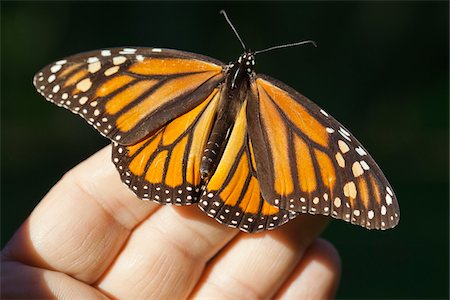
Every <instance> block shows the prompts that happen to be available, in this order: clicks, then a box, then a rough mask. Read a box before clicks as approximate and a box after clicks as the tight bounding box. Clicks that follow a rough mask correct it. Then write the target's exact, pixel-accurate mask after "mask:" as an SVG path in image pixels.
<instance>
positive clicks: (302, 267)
mask: <svg viewBox="0 0 450 300" xmlns="http://www.w3.org/2000/svg"><path fill="white" fill-rule="evenodd" d="M340 275H341V259H340V256H339V253H338V251H337V249H336V248H335V247H334V246H333V245H332V244H331V243H330V242H328V241H326V240H324V239H316V240H315V241H314V242H313V243H312V244H311V245H310V246H309V247H308V249H307V251H306V252H305V255H304V256H303V258H302V260H301V261H300V263H299V264H298V265H297V267H296V268H295V270H294V271H293V273H292V274H291V276H290V278H289V279H288V280H287V281H286V283H285V285H284V286H283V287H282V288H281V289H280V291H279V293H278V296H277V298H280V299H331V298H334V297H335V295H336V291H337V288H338V285H339V280H340Z"/></svg>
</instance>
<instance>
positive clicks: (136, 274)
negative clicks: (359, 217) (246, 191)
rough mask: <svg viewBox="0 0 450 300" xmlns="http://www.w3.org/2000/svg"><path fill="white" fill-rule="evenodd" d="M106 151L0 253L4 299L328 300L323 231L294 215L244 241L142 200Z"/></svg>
mask: <svg viewBox="0 0 450 300" xmlns="http://www.w3.org/2000/svg"><path fill="white" fill-rule="evenodd" d="M110 157H111V147H110V146H108V147H106V148H105V149H103V150H100V151H99V152H98V153H96V154H94V155H93V156H92V157H90V158H89V159H87V160H86V161H84V162H83V163H81V164H79V165H78V166H76V167H75V168H74V169H72V170H71V171H69V172H68V173H67V174H66V175H64V177H63V178H62V179H61V180H60V181H59V182H58V183H57V184H56V185H55V186H54V187H53V188H52V189H51V190H50V191H49V193H48V194H47V195H46V196H45V197H44V199H43V200H42V201H41V202H40V203H39V205H38V206H37V207H36V208H35V209H34V211H33V212H32V213H31V215H30V216H29V217H28V219H27V220H26V221H25V222H24V223H23V224H22V225H21V227H20V228H19V229H18V231H17V232H16V234H15V235H14V236H13V238H12V239H11V240H10V241H9V242H8V244H7V245H6V246H5V248H4V249H3V251H2V253H1V259H2V268H1V286H2V289H1V298H2V299H5V298H28V299H29V298H45V299H47V298H77V299H88V298H89V299H107V298H113V299H114V298H117V299H183V298H195V299H202V298H214V299H234V298H242V299H267V298H277V299H329V298H333V297H334V295H335V292H336V288H337V286H338V282H339V278H340V259H339V255H338V253H337V251H336V249H335V248H334V247H333V246H332V245H331V244H330V243H329V242H327V241H325V240H323V239H320V238H318V235H319V234H320V233H321V232H322V230H323V229H324V228H325V226H326V225H327V222H328V218H326V217H322V216H310V215H300V216H299V217H297V218H296V219H294V220H292V221H290V222H289V223H288V224H286V225H284V226H281V227H280V228H278V229H276V230H273V231H266V232H262V233H257V234H247V233H243V232H240V231H239V230H236V229H232V228H228V227H226V226H223V225H221V224H219V223H217V222H216V221H214V220H213V219H211V218H210V217H208V216H207V215H206V214H204V213H203V212H201V211H200V210H199V209H198V207H196V206H195V205H194V206H189V207H174V206H163V205H159V204H156V203H153V202H144V201H139V200H138V199H137V198H136V196H134V194H133V193H132V192H131V191H129V189H128V188H127V187H126V186H125V185H124V184H122V182H121V181H120V178H119V175H118V172H117V171H116V170H115V167H114V166H113V164H112V163H111V161H110Z"/></svg>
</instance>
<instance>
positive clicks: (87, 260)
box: [3, 146, 159, 283]
mask: <svg viewBox="0 0 450 300" xmlns="http://www.w3.org/2000/svg"><path fill="white" fill-rule="evenodd" d="M158 207H159V205H157V204H156V203H146V202H144V201H138V200H137V197H136V196H135V195H134V194H133V193H132V192H131V191H130V190H129V189H128V188H127V187H126V186H125V185H124V184H122V182H121V181H120V178H119V174H118V173H117V171H116V170H115V167H114V165H113V164H112V163H111V147H110V146H108V147H105V148H104V149H102V150H101V151H99V152H97V153H96V154H94V155H93V156H91V157H90V158H89V159H87V160H86V161H84V162H83V163H81V164H79V165H78V166H76V167H75V168H74V169H72V170H71V171H69V172H68V173H67V174H66V175H64V177H63V178H62V179H61V180H60V181H59V182H58V183H57V184H56V185H55V186H54V187H53V188H52V189H51V190H50V192H49V193H48V194H47V195H46V196H45V197H44V199H43V200H42V201H41V202H40V203H39V205H38V206H37V207H36V208H35V209H34V211H33V212H32V214H31V215H30V217H29V218H28V219H27V220H26V221H25V223H24V224H22V226H21V227H20V228H19V230H18V231H17V232H16V233H15V235H14V236H13V238H12V239H11V240H10V241H9V242H8V244H7V245H6V247H5V249H4V251H3V255H4V256H5V257H6V259H13V260H17V261H21V262H23V263H25V264H28V265H32V266H36V267H41V268H46V269H50V270H57V271H61V272H64V273H67V274H69V275H71V276H73V277H75V278H77V279H80V280H83V281H85V282H88V283H92V282H94V281H96V280H97V279H98V278H99V277H100V276H101V274H102V273H103V272H104V271H105V270H106V268H107V267H108V266H109V265H110V264H111V262H112V260H113V259H114V258H115V256H116V255H117V253H119V251H120V249H121V248H122V246H123V244H124V243H125V242H126V240H127V238H128V236H129V234H130V232H131V231H132V230H133V228H134V227H135V226H136V225H137V224H139V223H140V222H142V221H143V220H144V219H145V218H147V217H148V216H149V215H150V214H151V213H152V212H153V211H155V210H156V209H158Z"/></svg>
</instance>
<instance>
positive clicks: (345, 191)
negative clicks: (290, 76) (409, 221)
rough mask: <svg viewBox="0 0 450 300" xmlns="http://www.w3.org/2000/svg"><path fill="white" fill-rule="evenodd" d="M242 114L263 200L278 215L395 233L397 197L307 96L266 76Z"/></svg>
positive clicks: (371, 163)
mask: <svg viewBox="0 0 450 300" xmlns="http://www.w3.org/2000/svg"><path fill="white" fill-rule="evenodd" d="M250 95H251V97H250V100H249V106H248V111H247V116H248V123H249V135H250V140H251V142H252V145H253V147H254V153H255V161H256V166H257V176H258V180H259V184H260V187H261V192H262V195H263V197H264V198H265V199H266V200H267V201H268V202H269V203H271V204H273V205H275V206H277V207H279V208H280V209H288V210H292V211H297V212H308V213H311V214H324V215H331V216H333V217H335V218H338V219H343V220H346V221H348V222H352V223H354V224H358V225H361V226H364V227H366V228H369V229H372V228H376V229H388V228H392V227H394V226H395V225H396V224H397V223H398V220H399V207H398V203H397V199H396V197H395V195H394V193H393V191H392V187H391V186H390V185H389V183H388V181H387V179H386V178H385V176H384V175H383V173H382V171H381V170H380V168H379V167H378V165H377V164H376V163H375V161H374V160H373V158H372V157H371V156H370V155H369V154H368V153H367V151H366V150H365V149H364V148H363V147H362V145H361V144H360V143H359V142H358V141H357V140H356V138H355V137H354V136H353V135H352V134H351V133H350V132H349V131H348V130H347V129H345V128H344V127H343V126H342V125H341V124H340V123H339V122H337V121H336V120H335V119H334V118H332V117H331V116H330V115H328V113H326V112H325V111H323V110H322V109H320V108H319V107H318V106H317V105H315V104H314V103H312V102H311V101H310V100H308V99H307V98H306V97H304V96H303V95H301V94H300V93H298V92H297V91H295V90H294V89H292V88H290V87H288V86H286V85H285V84H283V83H281V82H279V81H276V80H274V79H272V78H270V77H268V76H264V75H260V76H258V77H257V78H256V79H255V80H254V81H253V82H252V87H251V93H250Z"/></svg>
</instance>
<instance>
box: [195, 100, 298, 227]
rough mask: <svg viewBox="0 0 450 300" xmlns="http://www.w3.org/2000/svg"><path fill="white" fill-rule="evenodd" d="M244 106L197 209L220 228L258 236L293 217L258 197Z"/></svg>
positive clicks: (291, 214) (291, 213)
mask: <svg viewBox="0 0 450 300" xmlns="http://www.w3.org/2000/svg"><path fill="white" fill-rule="evenodd" d="M246 105H247V104H246V101H245V102H244V104H243V105H242V107H241V108H240V112H239V113H238V115H237V118H236V122H235V124H234V126H233V129H232V131H231V134H230V138H229V140H228V142H227V144H226V146H225V149H224V151H223V155H222V157H221V159H220V161H219V164H218V166H217V168H216V170H215V172H214V173H213V175H212V177H211V178H210V179H209V181H208V182H207V183H206V186H205V187H204V191H203V193H202V195H201V199H200V201H199V204H198V205H199V207H200V208H201V209H202V210H203V211H205V212H206V214H208V215H209V216H210V217H212V218H214V219H215V220H217V221H218V222H220V223H222V224H225V225H228V226H230V227H234V228H239V229H241V230H243V231H246V232H258V231H262V230H267V229H269V230H270V229H274V228H276V227H278V226H281V225H283V224H284V223H286V222H287V221H289V220H290V219H293V218H295V217H296V216H297V213H296V212H293V211H289V210H284V209H279V208H278V207H275V206H273V205H271V204H269V203H268V202H267V201H265V200H264V198H263V197H262V196H261V192H260V183H259V182H258V178H257V176H256V164H255V157H254V154H253V150H252V145H251V142H250V141H249V139H248V134H247V117H246V113H245V112H246Z"/></svg>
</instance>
